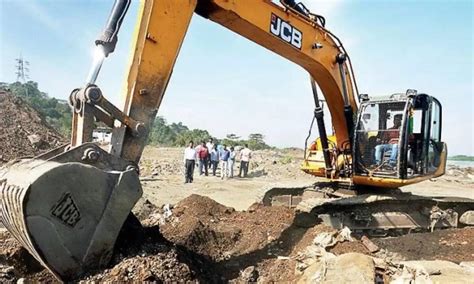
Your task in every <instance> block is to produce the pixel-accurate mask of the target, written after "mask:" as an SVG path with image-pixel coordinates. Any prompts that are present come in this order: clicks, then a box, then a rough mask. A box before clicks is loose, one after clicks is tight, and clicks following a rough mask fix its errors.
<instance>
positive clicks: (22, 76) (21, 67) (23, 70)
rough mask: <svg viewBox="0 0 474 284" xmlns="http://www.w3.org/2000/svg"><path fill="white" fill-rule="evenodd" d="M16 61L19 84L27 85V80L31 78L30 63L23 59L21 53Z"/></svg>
mask: <svg viewBox="0 0 474 284" xmlns="http://www.w3.org/2000/svg"><path fill="white" fill-rule="evenodd" d="M15 61H16V66H15V69H16V72H15V74H16V81H17V82H22V83H23V84H24V83H26V79H29V78H30V76H29V75H28V72H30V69H29V68H28V66H30V62H28V61H26V60H25V59H23V56H22V55H21V53H20V57H19V58H16V59H15Z"/></svg>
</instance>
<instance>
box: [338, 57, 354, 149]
mask: <svg viewBox="0 0 474 284" xmlns="http://www.w3.org/2000/svg"><path fill="white" fill-rule="evenodd" d="M346 59H347V57H346V55H345V54H343V53H339V54H338V55H337V56H336V62H337V63H338V64H339V72H340V73H341V81H342V84H341V85H342V94H343V96H344V117H345V118H346V125H347V131H348V132H349V141H350V142H349V143H350V145H351V148H352V138H354V133H353V132H354V112H353V110H352V106H351V104H350V102H349V95H348V93H347V80H346V72H345V70H344V63H345V62H346Z"/></svg>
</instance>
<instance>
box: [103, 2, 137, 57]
mask: <svg viewBox="0 0 474 284" xmlns="http://www.w3.org/2000/svg"><path fill="white" fill-rule="evenodd" d="M131 1H132V0H115V3H114V6H113V7H112V11H111V12H110V15H109V18H108V20H107V24H106V25H105V29H104V31H103V32H102V34H101V35H100V36H99V38H98V39H97V40H96V41H95V44H96V45H102V46H103V48H104V53H105V56H106V57H107V56H108V55H109V53H112V52H114V50H115V46H116V45H117V40H118V37H117V34H118V31H119V29H120V26H121V25H122V22H123V19H124V18H125V14H126V13H127V10H128V7H129V6H130V3H131Z"/></svg>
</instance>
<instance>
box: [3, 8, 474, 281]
mask: <svg viewBox="0 0 474 284" xmlns="http://www.w3.org/2000/svg"><path fill="white" fill-rule="evenodd" d="M130 2H131V0H115V2H114V5H113V8H112V11H111V14H110V16H109V18H108V20H107V23H106V27H105V29H104V31H103V33H102V34H101V35H100V36H99V38H98V39H97V40H96V41H95V48H96V51H97V52H96V56H95V57H94V60H93V63H92V66H91V69H90V72H89V74H88V76H87V80H86V84H85V85H84V86H82V87H81V88H77V89H74V90H73V91H72V93H71V94H70V97H69V103H70V105H71V108H72V110H73V122H72V133H71V139H70V143H68V144H67V145H64V146H62V147H60V148H57V149H54V150H52V151H50V152H47V153H44V154H42V155H40V156H37V157H35V158H33V159H23V160H17V161H12V162H10V163H9V164H7V165H6V166H5V167H3V168H2V169H0V197H1V200H0V208H1V213H2V214H1V215H0V217H1V221H2V223H3V224H4V225H5V227H6V228H7V229H8V230H9V231H10V232H11V234H12V235H13V236H14V237H15V238H16V239H17V240H18V241H19V242H20V243H21V244H22V245H23V246H24V247H25V248H26V249H27V250H28V251H29V252H30V253H31V254H32V255H33V256H34V257H35V258H36V259H37V260H38V261H39V262H40V263H41V264H42V265H43V266H45V267H46V268H47V269H48V270H49V271H50V272H51V273H52V274H53V275H55V276H56V277H57V278H58V279H60V280H62V281H70V280H74V279H77V278H78V277H80V276H81V275H83V274H84V273H87V272H88V271H90V270H94V269H97V268H99V267H103V266H106V265H107V264H108V263H109V261H110V259H111V256H112V253H113V249H114V244H115V242H116V239H117V237H118V235H119V232H120V230H121V228H122V226H123V225H124V223H125V222H126V220H127V218H129V215H130V214H131V213H130V212H131V209H132V207H133V206H134V205H135V203H136V202H137V201H138V199H139V198H140V197H141V195H142V188H141V185H140V180H139V167H138V163H139V161H140V157H141V155H142V152H143V149H144V147H145V145H146V142H147V138H148V134H149V131H150V129H151V127H152V124H153V121H154V119H155V117H156V115H157V111H158V108H159V106H160V104H161V101H162V99H163V96H164V94H165V91H166V88H167V85H168V82H169V80H170V77H171V74H172V72H173V67H174V64H175V62H176V60H177V57H178V54H179V51H180V48H181V45H182V44H183V41H184V38H185V35H186V33H187V29H188V26H189V24H190V21H191V18H192V17H193V15H194V14H198V15H200V16H202V17H204V18H206V19H209V20H211V21H213V22H216V23H218V24H220V25H222V26H224V27H226V28H228V29H229V30H232V31H234V32H235V33H237V34H238V35H241V36H243V37H245V38H247V39H249V40H250V41H253V42H254V43H256V44H258V45H261V46H262V47H264V48H266V49H268V50H270V51H272V52H274V53H276V54H279V55H280V56H282V57H283V58H286V59H287V60H289V61H292V62H294V63H295V64H298V65H299V66H301V67H302V68H303V69H305V70H306V71H307V72H308V73H309V78H310V83H311V86H312V95H313V97H314V102H315V109H314V118H313V123H314V122H315V121H316V122H317V128H318V132H319V136H320V137H319V138H318V139H316V140H315V142H314V143H312V145H311V146H309V147H305V148H307V149H306V152H305V159H304V162H303V164H302V170H303V171H304V172H306V173H308V174H311V175H314V176H317V177H324V178H326V179H327V183H324V184H326V185H327V186H322V185H321V184H322V183H319V185H318V186H313V187H310V188H294V189H292V188H275V189H272V190H269V191H267V192H266V193H265V195H264V196H263V197H262V202H263V203H264V204H267V205H275V204H277V203H278V201H279V200H280V201H281V200H282V198H283V200H285V202H289V203H291V204H290V205H291V206H293V207H295V208H297V209H298V210H300V211H301V212H303V213H307V214H309V216H310V217H311V218H313V219H316V218H318V219H321V220H323V221H325V222H328V223H329V224H331V225H332V226H334V227H338V226H348V227H350V228H351V229H352V230H354V231H357V230H360V231H363V232H364V231H368V230H372V231H377V230H378V231H380V230H381V231H386V230H391V229H396V230H416V229H420V228H424V229H426V228H431V229H434V228H442V227H457V226H465V225H474V220H473V219H474V218H473V217H472V216H473V215H474V214H473V213H474V212H473V210H474V201H473V200H470V199H449V198H442V197H438V198H429V197H420V196H418V197H417V196H413V195H406V194H405V195H404V194H399V191H398V190H397V189H398V188H399V187H401V186H404V185H407V184H413V183H417V182H420V181H423V180H427V179H431V178H434V177H438V176H440V175H442V174H444V171H445V167H446V157H447V147H446V144H445V143H443V142H442V141H441V125H442V124H441V123H442V117H441V114H442V112H441V110H442V108H441V104H440V103H439V101H438V100H437V99H435V98H434V97H431V96H429V95H427V94H423V93H418V92H417V91H416V90H413V89H409V90H407V91H406V92H403V93H396V94H393V95H389V96H386V97H374V98H372V97H369V96H368V95H366V94H359V91H358V86H357V83H356V80H355V75H354V71H353V66H352V64H351V60H350V57H349V54H348V53H347V51H346V49H345V48H344V46H343V45H342V43H341V41H340V40H339V38H338V37H337V36H336V35H334V34H333V33H332V32H330V31H329V30H327V29H326V28H325V25H326V19H325V18H324V17H323V16H322V15H318V14H316V13H313V12H311V11H310V10H309V9H308V8H307V7H306V6H305V5H304V4H303V3H297V2H296V1H294V0H282V1H280V2H279V3H277V2H276V1H271V0H173V1H167V0H146V1H141V2H140V5H139V11H138V20H137V25H136V29H135V34H134V37H133V48H132V57H131V62H130V65H129V71H128V78H127V81H126V82H125V92H126V98H125V104H124V108H123V109H122V110H120V109H119V108H117V107H116V106H114V105H113V104H112V103H111V102H110V101H109V100H107V99H106V97H105V95H104V94H103V93H102V91H101V89H100V88H99V87H98V86H97V85H96V80H97V77H98V75H99V72H100V69H101V66H102V64H103V62H104V61H105V58H106V57H108V56H109V55H110V54H111V53H112V52H113V51H114V49H115V47H116V44H117V42H118V32H119V29H120V27H121V24H122V22H123V19H124V17H125V15H126V13H127V11H128V8H129V6H130ZM319 92H321V93H322V95H323V96H324V100H325V102H326V105H327V108H328V110H329V112H330V116H331V121H332V129H333V133H332V134H331V135H328V134H327V130H326V126H325V123H324V110H323V107H322V98H320V95H319ZM96 122H101V123H103V124H105V125H107V126H109V127H110V128H112V138H111V145H110V149H108V150H104V149H103V148H101V147H100V146H99V145H97V144H96V143H94V142H93V139H92V136H93V135H92V134H93V131H94V127H95V125H96ZM337 188H342V189H343V190H338V189H337ZM368 188H370V190H371V193H370V194H366V193H364V191H366V190H368ZM387 190H388V193H387ZM348 191H351V192H356V194H349V195H347V194H346V193H345V192H348ZM397 193H398V196H397ZM285 196H286V199H285V198H284V197H285ZM400 196H402V197H400ZM305 197H307V198H305ZM305 208H306V209H305ZM305 210H306V211H305Z"/></svg>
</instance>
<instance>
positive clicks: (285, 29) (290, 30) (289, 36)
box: [270, 14, 303, 49]
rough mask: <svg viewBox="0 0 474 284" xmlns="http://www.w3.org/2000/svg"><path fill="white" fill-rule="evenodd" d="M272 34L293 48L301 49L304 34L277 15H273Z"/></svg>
mask: <svg viewBox="0 0 474 284" xmlns="http://www.w3.org/2000/svg"><path fill="white" fill-rule="evenodd" d="M270 32H271V33H272V34H273V35H276V36H277V37H279V38H281V39H282V40H284V41H286V42H287V43H289V44H291V45H292V46H294V47H296V48H298V49H301V44H302V43H303V33H302V32H300V31H299V30H298V29H296V28H295V27H293V26H292V25H290V24H289V23H288V22H285V21H284V20H282V19H281V18H280V17H278V16H277V15H275V14H272V19H271V23H270Z"/></svg>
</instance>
